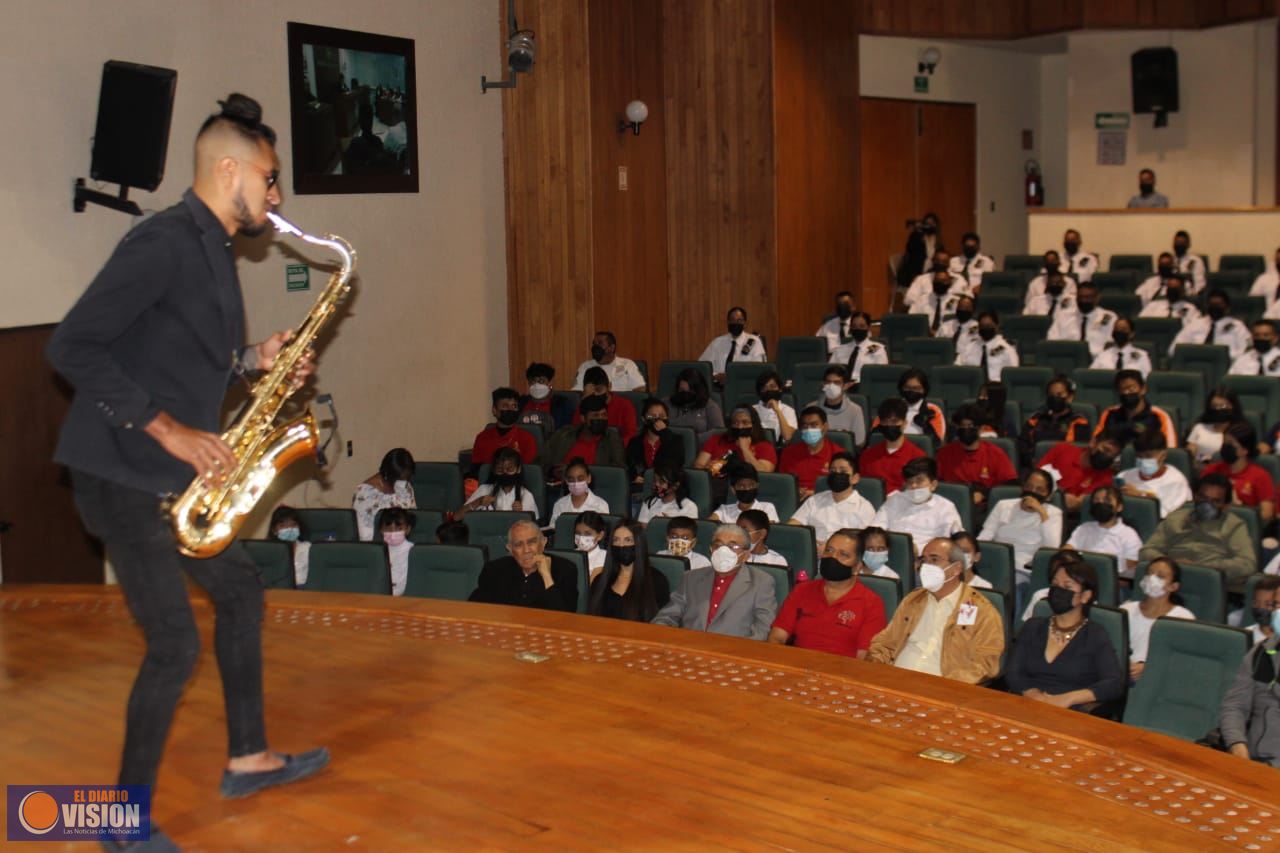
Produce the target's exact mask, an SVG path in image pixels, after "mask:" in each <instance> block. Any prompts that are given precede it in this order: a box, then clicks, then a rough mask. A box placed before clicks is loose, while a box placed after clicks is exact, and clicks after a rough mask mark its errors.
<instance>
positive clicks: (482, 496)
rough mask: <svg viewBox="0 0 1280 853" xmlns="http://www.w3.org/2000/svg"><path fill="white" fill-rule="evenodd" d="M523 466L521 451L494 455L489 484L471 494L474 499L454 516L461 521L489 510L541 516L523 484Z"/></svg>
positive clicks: (504, 451) (507, 450)
mask: <svg viewBox="0 0 1280 853" xmlns="http://www.w3.org/2000/svg"><path fill="white" fill-rule="evenodd" d="M523 480H524V463H523V462H522V461H520V452H519V451H518V450H516V449H515V448H512V447H504V448H502V449H501V450H499V451H498V452H497V453H495V454H494V455H493V467H492V468H491V469H490V471H489V482H487V483H484V484H483V485H481V486H478V487H477V488H476V490H475V491H474V492H472V493H471V499H470V500H469V501H467V502H466V503H465V504H463V505H462V508H461V509H459V510H458V511H457V512H455V513H454V514H453V517H454V518H458V519H461V518H463V517H465V516H466V514H467V513H469V512H475V511H477V510H489V511H494V510H496V511H498V512H512V511H514V512H521V511H523V512H531V513H533V517H534V518H537V517H538V502H537V500H536V499H535V498H534V496H533V492H531V491H529V490H528V489H527V488H525V487H524V485H523Z"/></svg>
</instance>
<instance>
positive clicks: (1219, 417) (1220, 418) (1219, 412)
mask: <svg viewBox="0 0 1280 853" xmlns="http://www.w3.org/2000/svg"><path fill="white" fill-rule="evenodd" d="M1204 422H1205V423H1207V424H1227V423H1231V410H1230V409H1210V410H1209V411H1207V412H1205V413H1204Z"/></svg>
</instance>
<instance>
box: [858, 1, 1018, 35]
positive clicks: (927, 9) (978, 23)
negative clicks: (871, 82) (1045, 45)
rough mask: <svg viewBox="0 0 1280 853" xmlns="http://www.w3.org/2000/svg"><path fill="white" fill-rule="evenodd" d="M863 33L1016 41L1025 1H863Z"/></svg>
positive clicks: (859, 10)
mask: <svg viewBox="0 0 1280 853" xmlns="http://www.w3.org/2000/svg"><path fill="white" fill-rule="evenodd" d="M852 5H854V6H856V7H857V9H858V12H859V14H860V15H861V21H862V24H861V27H862V29H861V31H862V32H864V33H868V34H876V35H895V36H917V37H931V36H937V37H943V38H1015V37H1017V36H1019V35H1021V34H1022V29H1023V6H1022V0H860V2H858V3H856V4H852Z"/></svg>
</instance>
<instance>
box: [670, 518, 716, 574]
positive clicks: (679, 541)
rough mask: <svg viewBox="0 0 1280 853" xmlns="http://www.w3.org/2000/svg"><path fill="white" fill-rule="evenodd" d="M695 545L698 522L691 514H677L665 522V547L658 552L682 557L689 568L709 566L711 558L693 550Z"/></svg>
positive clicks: (707, 567) (696, 544)
mask: <svg viewBox="0 0 1280 853" xmlns="http://www.w3.org/2000/svg"><path fill="white" fill-rule="evenodd" d="M697 547H698V523H697V522H696V521H694V519H693V517H692V516H690V517H687V518H686V517H684V516H678V517H676V518H673V519H671V520H670V521H669V522H667V547H666V548H664V549H662V550H661V551H659V552H658V553H659V554H661V555H662V556H664V557H684V558H685V559H686V560H688V561H689V568H690V569H709V568H711V560H709V559H707V557H705V556H703V555H702V554H700V553H699V552H697V551H695V550H694V549H695V548H697Z"/></svg>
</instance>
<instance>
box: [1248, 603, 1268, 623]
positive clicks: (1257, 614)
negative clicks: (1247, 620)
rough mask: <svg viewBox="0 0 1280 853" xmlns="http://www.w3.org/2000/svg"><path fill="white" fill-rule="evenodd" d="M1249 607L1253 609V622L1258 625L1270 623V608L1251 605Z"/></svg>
mask: <svg viewBox="0 0 1280 853" xmlns="http://www.w3.org/2000/svg"><path fill="white" fill-rule="evenodd" d="M1249 609H1250V610H1252V611H1253V621H1254V622H1255V623H1257V624H1258V625H1270V624H1271V610H1270V608H1267V607H1251V608H1249Z"/></svg>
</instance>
